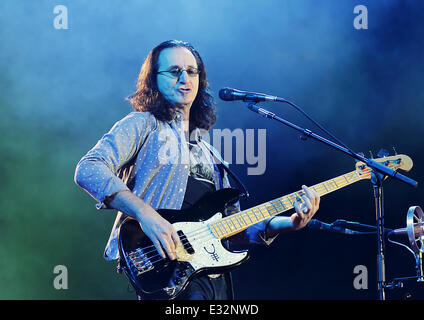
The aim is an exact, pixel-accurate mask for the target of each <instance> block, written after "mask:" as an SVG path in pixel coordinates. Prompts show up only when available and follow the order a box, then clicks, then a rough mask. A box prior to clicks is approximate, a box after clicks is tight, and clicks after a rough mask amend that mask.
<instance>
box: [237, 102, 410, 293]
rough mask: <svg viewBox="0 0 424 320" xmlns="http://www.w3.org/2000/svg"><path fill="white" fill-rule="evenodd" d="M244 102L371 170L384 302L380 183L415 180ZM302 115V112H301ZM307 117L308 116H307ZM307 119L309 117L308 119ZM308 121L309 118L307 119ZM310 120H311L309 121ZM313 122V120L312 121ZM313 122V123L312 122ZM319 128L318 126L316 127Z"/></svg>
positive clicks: (305, 136) (303, 135)
mask: <svg viewBox="0 0 424 320" xmlns="http://www.w3.org/2000/svg"><path fill="white" fill-rule="evenodd" d="M277 101H279V102H286V103H288V104H290V105H292V106H294V107H295V108H296V109H298V110H299V108H298V107H297V106H296V105H294V104H293V103H291V102H290V101H287V100H285V99H279V100H277ZM245 102H246V103H247V108H248V109H249V110H251V111H253V112H256V113H258V114H260V115H262V116H264V117H265V118H268V119H273V120H276V121H278V122H280V123H282V124H284V125H286V126H288V127H290V128H292V129H295V130H297V131H299V132H301V133H302V136H301V139H302V140H307V138H308V137H309V138H313V139H314V140H317V141H319V142H322V143H324V144H326V145H327V146H330V147H332V148H333V149H336V150H339V151H341V152H343V153H344V154H346V155H348V156H350V157H352V158H354V159H356V160H359V161H362V162H364V163H365V164H366V165H367V166H368V167H369V168H371V169H372V171H373V174H372V179H371V183H372V185H373V189H374V199H375V213H376V221H377V246H378V250H377V290H378V298H379V300H385V299H386V295H385V288H386V283H385V282H386V276H385V260H384V259H385V258H384V250H385V245H384V210H383V184H382V181H383V179H384V178H385V176H389V177H392V178H395V179H397V180H399V181H402V182H404V183H406V184H408V185H410V186H412V187H416V186H417V184H418V183H417V182H416V181H415V180H412V179H410V178H408V177H406V176H404V175H402V174H400V173H398V172H397V171H395V170H393V169H390V168H388V167H386V166H384V165H381V164H380V163H378V162H376V161H374V160H372V159H367V158H365V157H364V156H362V155H360V154H358V153H355V152H354V151H352V150H351V149H350V148H347V147H343V146H340V145H338V144H336V143H334V142H332V141H330V140H327V139H325V138H323V137H321V136H319V135H317V134H315V133H313V132H312V131H311V130H309V129H306V128H302V127H299V126H297V125H295V124H293V123H291V122H289V121H287V120H285V119H283V118H281V117H278V116H276V115H275V114H274V113H272V112H270V111H268V110H265V109H263V108H260V107H258V106H256V103H257V101H249V100H247V99H246V100H245ZM301 112H302V113H303V111H301ZM307 117H308V116H307ZM308 118H309V117H308ZM309 119H310V118H309ZM310 120H312V119H310ZM312 121H313V120H312ZM314 122H315V121H314ZM318 126H319V125H318Z"/></svg>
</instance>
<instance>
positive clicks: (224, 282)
mask: <svg viewBox="0 0 424 320" xmlns="http://www.w3.org/2000/svg"><path fill="white" fill-rule="evenodd" d="M232 295H233V291H232V284H231V279H230V278H229V275H221V276H219V277H217V278H211V277H208V276H207V275H204V276H200V277H196V278H194V279H193V280H191V281H190V283H189V284H188V285H187V288H186V289H184V291H183V292H181V294H179V295H178V297H177V298H176V299H175V300H232V299H233V297H232ZM138 299H139V300H142V298H141V297H139V296H138Z"/></svg>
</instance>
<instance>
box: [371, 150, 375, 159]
mask: <svg viewBox="0 0 424 320" xmlns="http://www.w3.org/2000/svg"><path fill="white" fill-rule="evenodd" d="M370 157H371V159H374V155H373V154H372V152H371V150H370Z"/></svg>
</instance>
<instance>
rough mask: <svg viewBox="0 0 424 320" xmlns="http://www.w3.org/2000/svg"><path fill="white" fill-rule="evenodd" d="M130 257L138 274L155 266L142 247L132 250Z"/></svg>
mask: <svg viewBox="0 0 424 320" xmlns="http://www.w3.org/2000/svg"><path fill="white" fill-rule="evenodd" d="M128 258H129V259H130V261H131V263H132V266H133V267H134V268H135V270H136V271H137V276H139V275H140V274H142V273H144V272H147V271H149V270H152V269H153V268H154V267H153V264H152V262H151V261H150V260H149V258H148V257H147V255H146V254H145V253H144V252H143V249H141V248H138V249H136V250H134V251H131V252H130V253H129V254H128Z"/></svg>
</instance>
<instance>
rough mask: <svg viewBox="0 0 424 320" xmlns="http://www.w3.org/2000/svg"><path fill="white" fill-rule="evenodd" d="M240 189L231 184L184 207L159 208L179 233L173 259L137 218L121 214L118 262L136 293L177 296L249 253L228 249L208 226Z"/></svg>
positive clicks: (230, 266)
mask: <svg viewBox="0 0 424 320" xmlns="http://www.w3.org/2000/svg"><path fill="white" fill-rule="evenodd" d="M239 195H240V194H239V192H238V191H237V190H235V189H222V190H218V191H216V192H214V193H210V194H207V195H205V196H204V197H203V198H201V199H200V200H199V201H198V202H197V203H196V204H194V205H193V206H192V207H190V208H189V209H187V210H163V209H160V210H158V212H159V214H160V215H161V216H162V217H164V218H165V219H167V220H168V221H169V222H170V223H172V225H173V227H174V228H175V230H176V231H177V234H178V235H179V237H180V243H181V245H180V246H179V247H178V248H177V259H176V260H173V261H172V260H170V259H168V258H165V259H163V258H162V257H161V256H160V255H159V253H158V252H157V251H156V249H155V247H154V245H153V243H152V242H151V241H150V239H149V238H148V237H147V236H146V235H145V234H144V232H143V230H142V229H141V227H140V225H139V223H138V221H136V220H135V219H133V218H127V219H125V220H124V222H123V223H122V225H121V226H120V228H119V231H118V232H119V233H118V245H119V254H120V263H121V267H122V268H123V270H124V272H125V275H126V276H127V278H128V279H129V280H130V282H131V284H132V286H133V287H134V288H135V290H136V292H137V294H138V295H140V296H141V297H142V298H143V299H147V300H152V299H154V300H163V299H166V300H169V299H175V298H176V297H177V296H178V295H179V294H180V293H181V292H183V291H184V289H185V288H186V287H187V285H188V284H189V282H190V281H191V280H192V279H193V278H194V277H196V276H199V275H202V274H215V273H223V272H228V271H230V270H231V269H233V268H235V267H237V266H238V265H240V264H241V263H243V262H244V261H245V260H246V259H248V252H247V251H241V252H232V251H229V250H227V249H226V248H225V247H224V246H223V243H222V240H221V239H219V238H218V237H216V236H215V235H214V233H213V232H212V231H211V230H210V228H209V224H210V223H211V222H213V221H216V220H219V219H221V218H222V212H224V208H225V205H226V204H227V203H229V202H231V201H235V200H237V199H238V197H239Z"/></svg>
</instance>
